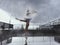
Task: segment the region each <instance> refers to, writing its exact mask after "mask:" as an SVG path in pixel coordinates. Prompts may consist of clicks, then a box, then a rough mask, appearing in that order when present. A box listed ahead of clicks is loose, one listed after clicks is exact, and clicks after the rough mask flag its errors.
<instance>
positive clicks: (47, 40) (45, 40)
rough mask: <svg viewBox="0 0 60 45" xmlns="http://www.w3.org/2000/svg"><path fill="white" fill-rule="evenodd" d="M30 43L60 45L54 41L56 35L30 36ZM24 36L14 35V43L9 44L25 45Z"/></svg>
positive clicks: (31, 44)
mask: <svg viewBox="0 0 60 45" xmlns="http://www.w3.org/2000/svg"><path fill="white" fill-rule="evenodd" d="M27 42H28V45H60V44H59V43H57V42H55V41H54V37H51V36H50V37H42V36H41V37H28V41H27ZM24 44H25V38H24V37H13V38H12V43H10V44H7V45H24Z"/></svg>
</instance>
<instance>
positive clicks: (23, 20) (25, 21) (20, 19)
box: [15, 18, 26, 22]
mask: <svg viewBox="0 0 60 45" xmlns="http://www.w3.org/2000/svg"><path fill="white" fill-rule="evenodd" d="M15 19H17V20H19V21H22V22H26V20H21V19H18V18H15Z"/></svg>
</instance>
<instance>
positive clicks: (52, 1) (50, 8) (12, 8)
mask: <svg viewBox="0 0 60 45" xmlns="http://www.w3.org/2000/svg"><path fill="white" fill-rule="evenodd" d="M28 7H31V8H34V9H35V10H37V12H38V14H37V15H36V17H35V18H34V19H33V21H32V22H33V23H45V22H49V21H51V20H53V19H56V18H58V17H60V0H0V8H1V9H3V10H5V11H7V12H8V13H11V15H12V16H14V17H17V18H21V17H22V16H23V15H24V14H25V11H26V8H28Z"/></svg>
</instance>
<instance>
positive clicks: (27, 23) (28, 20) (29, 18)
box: [16, 10, 36, 45]
mask: <svg viewBox="0 0 60 45" xmlns="http://www.w3.org/2000/svg"><path fill="white" fill-rule="evenodd" d="M33 13H36V11H35V12H33ZM31 14H32V13H30V11H29V10H27V14H26V17H25V20H21V19H18V18H16V19H17V20H19V21H22V22H25V23H26V27H25V30H24V31H25V39H26V40H25V45H27V33H28V27H29V23H30V20H31V17H30V15H31Z"/></svg>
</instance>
